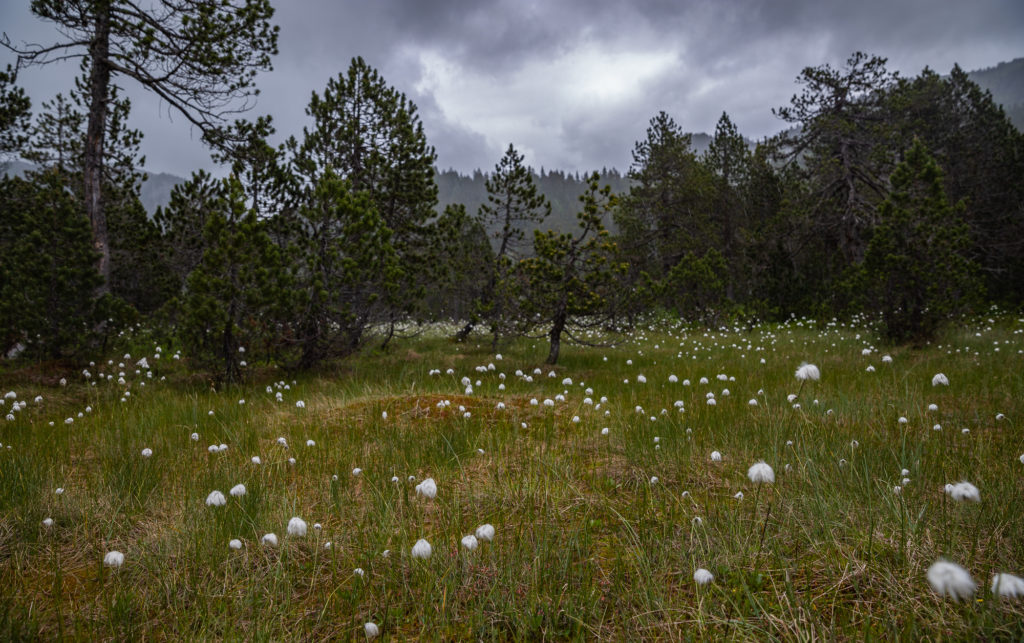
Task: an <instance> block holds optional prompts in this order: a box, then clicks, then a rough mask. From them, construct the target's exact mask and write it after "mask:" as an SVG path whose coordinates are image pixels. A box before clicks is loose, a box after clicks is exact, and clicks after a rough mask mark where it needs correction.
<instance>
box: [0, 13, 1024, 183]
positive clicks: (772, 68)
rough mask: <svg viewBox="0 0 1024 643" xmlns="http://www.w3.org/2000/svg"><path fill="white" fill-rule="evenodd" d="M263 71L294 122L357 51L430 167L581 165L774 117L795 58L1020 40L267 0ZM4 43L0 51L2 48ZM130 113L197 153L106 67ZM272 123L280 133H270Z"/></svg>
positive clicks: (19, 30)
mask: <svg viewBox="0 0 1024 643" xmlns="http://www.w3.org/2000/svg"><path fill="white" fill-rule="evenodd" d="M2 4H3V6H2V8H0V29H2V30H3V31H4V32H6V33H7V34H8V35H9V36H10V38H11V40H12V41H13V42H14V43H21V42H24V41H29V42H37V43H40V44H48V43H51V42H54V41H55V40H56V39H57V38H58V34H57V32H56V30H55V29H54V27H53V25H51V24H49V23H45V22H42V21H40V20H38V19H36V18H34V17H33V16H32V15H31V14H30V12H29V10H28V5H29V2H28V0H4V2H3V3H2ZM273 4H274V5H275V6H276V7H277V13H276V16H275V22H276V23H277V24H279V25H280V27H281V38H280V55H278V56H277V58H275V60H274V71H272V72H269V73H266V74H263V75H262V76H261V77H260V78H259V85H260V87H261V89H262V94H261V96H260V97H259V100H258V103H257V106H256V109H255V110H254V111H253V112H252V114H251V115H250V117H255V115H256V114H259V113H270V114H272V115H273V116H274V120H275V123H276V125H277V128H278V132H279V133H280V134H281V135H283V136H287V135H290V134H296V135H300V134H301V132H302V127H303V125H305V124H307V120H306V116H305V113H304V108H305V106H306V104H307V103H308V102H309V97H310V93H311V92H312V91H314V90H316V91H317V92H322V90H323V88H324V86H325V85H326V83H327V81H328V79H329V78H331V77H334V76H336V75H337V74H339V73H341V72H344V71H345V69H347V67H348V64H349V61H350V60H351V58H352V57H353V56H356V55H361V56H363V58H365V59H366V61H367V62H368V63H369V64H370V65H372V66H374V67H376V68H377V69H378V70H379V71H380V72H381V74H382V75H383V77H384V78H385V80H386V81H387V82H388V83H389V84H391V85H392V86H394V87H396V88H398V89H399V90H401V91H403V92H405V94H406V95H407V96H408V97H409V98H410V99H412V100H413V101H414V102H415V103H416V104H417V105H418V107H419V110H420V116H421V118H422V120H423V123H424V127H425V129H426V132H427V136H428V138H429V140H430V142H431V144H433V145H434V146H435V147H436V148H437V155H438V166H439V167H441V168H442V169H444V168H448V167H454V168H455V169H458V170H461V171H464V172H465V171H469V170H472V169H473V168H483V169H490V168H492V167H493V166H494V164H495V163H496V162H497V161H498V159H499V158H500V156H501V154H502V152H503V150H504V149H505V148H506V147H507V146H508V144H509V143H514V144H515V145H516V147H517V148H518V149H519V150H520V151H521V152H523V153H525V155H526V160H527V162H528V163H529V164H531V165H533V166H534V167H538V168H539V167H540V166H544V167H546V168H561V169H565V170H570V171H575V170H580V171H584V170H588V169H599V168H601V167H605V166H606V167H617V168H619V169H622V170H625V169H627V168H628V167H629V164H630V162H631V151H632V148H633V143H634V142H635V141H636V140H638V139H640V138H643V136H644V132H645V130H646V127H647V124H648V121H649V120H650V119H651V117H652V116H654V115H655V114H656V113H657V112H658V111H660V110H664V111H666V112H668V113H669V114H670V115H671V116H672V117H673V118H674V119H675V120H676V122H677V123H679V124H680V125H681V126H682V127H683V128H684V129H685V130H687V131H694V132H709V133H710V132H711V131H713V129H714V126H715V122H716V121H717V120H718V117H719V116H720V115H721V113H722V111H723V110H724V111H727V112H728V113H729V115H730V116H731V117H732V119H733V121H734V122H735V123H736V124H737V126H738V127H739V129H740V131H741V133H743V134H744V135H745V136H747V137H749V138H753V139H758V138H761V137H763V136H766V135H770V134H773V133H775V132H776V131H778V130H779V129H781V125H780V123H779V121H777V120H776V119H775V118H774V117H773V116H772V114H771V108H772V107H775V106H778V105H781V104H785V103H786V102H788V100H789V98H790V97H791V96H792V95H793V93H794V92H796V91H797V90H798V87H797V85H795V84H794V79H795V78H796V76H797V74H798V73H799V72H800V70H801V69H802V68H804V67H806V66H814V65H820V64H823V63H830V64H832V65H841V64H842V63H843V61H844V60H845V59H846V58H847V57H848V56H849V55H850V53H852V52H853V51H856V50H863V51H866V52H868V53H872V54H877V55H881V56H885V57H887V58H888V59H889V68H890V69H894V70H898V71H900V73H901V74H903V75H914V74H916V73H918V72H919V71H920V70H921V69H922V68H923V67H925V66H930V67H932V68H933V69H935V70H937V71H939V72H941V73H948V72H949V70H950V68H951V67H952V66H953V64H954V63H959V64H960V66H961V67H963V68H964V69H966V70H973V69H978V68H983V67H989V66H993V65H995V64H997V63H999V62H1002V61H1008V60H1012V59H1014V58H1018V57H1021V56H1024V1H1022V0H973V1H971V2H965V1H964V0H860V1H856V0H844V1H832V0H761V1H758V0H697V1H691V0H675V1H673V0H639V1H633V2H627V1H623V0H617V1H610V0H567V1H560V0H545V1H536V0H450V1H445V2H441V1H439V0H274V2H273ZM13 60H14V58H13V56H12V55H11V54H10V53H9V52H7V51H6V50H4V51H0V64H6V63H8V62H13ZM76 71H77V65H75V64H69V65H64V66H63V67H58V66H56V65H54V66H51V67H49V68H33V69H29V70H26V71H25V72H23V73H22V74H21V75H20V76H19V81H20V83H21V84H22V85H23V86H25V87H26V88H27V90H28V91H29V93H30V95H31V96H32V98H33V103H34V106H38V105H39V103H40V102H41V101H42V100H45V99H47V98H49V97H52V96H53V95H54V94H56V93H57V92H58V91H66V90H67V87H68V84H69V83H70V81H71V79H72V78H73V77H74V75H75V73H76ZM119 82H120V83H121V84H122V85H123V87H124V88H125V90H126V91H127V94H128V95H129V96H130V97H131V98H132V101H133V112H132V114H133V122H134V126H135V127H138V128H140V129H142V130H143V132H144V133H145V142H144V144H143V151H144V153H145V155H146V157H147V164H146V169H147V170H149V171H150V172H172V173H175V174H179V175H183V176H187V175H188V174H189V173H190V172H191V171H192V170H194V169H196V168H199V167H210V166H211V161H210V159H209V154H208V152H207V151H206V150H205V149H204V148H203V146H202V144H201V143H200V141H199V136H198V135H197V134H196V133H194V132H192V131H191V130H190V128H189V127H188V126H187V124H186V122H185V119H184V118H182V117H181V116H180V115H177V114H174V113H168V108H167V105H166V104H161V102H160V101H158V100H157V99H156V98H155V97H153V96H152V95H151V94H147V93H146V92H144V91H142V90H140V89H138V88H137V87H136V86H133V85H132V81H131V80H129V79H122V80H121V81H119ZM283 136H282V137H283Z"/></svg>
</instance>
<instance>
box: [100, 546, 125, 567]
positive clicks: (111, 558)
mask: <svg viewBox="0 0 1024 643" xmlns="http://www.w3.org/2000/svg"><path fill="white" fill-rule="evenodd" d="M103 564H104V565H105V566H107V567H112V568H114V569H117V568H118V567H120V566H121V565H124V554H122V553H121V552H119V551H116V550H115V551H108V552H107V554H106V555H105V556H104V557H103Z"/></svg>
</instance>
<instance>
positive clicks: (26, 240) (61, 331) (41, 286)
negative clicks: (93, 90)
mask: <svg viewBox="0 0 1024 643" xmlns="http://www.w3.org/2000/svg"><path fill="white" fill-rule="evenodd" d="M0 212H2V213H3V215H2V216H0V349H2V351H3V354H6V353H7V352H8V351H9V350H10V349H12V348H14V347H15V346H17V345H18V344H21V345H22V346H24V347H25V349H26V354H27V355H31V356H35V357H46V358H57V357H60V356H62V355H64V354H66V353H68V352H71V351H75V350H77V349H80V348H82V347H83V346H84V345H85V339H86V338H87V335H88V330H89V328H90V324H91V321H92V315H93V299H92V292H93V289H94V288H95V287H96V285H97V284H98V283H99V281H100V276H99V274H98V273H97V272H96V269H95V261H96V257H95V255H94V253H93V251H92V247H91V244H90V232H89V224H88V222H87V221H86V220H85V217H83V216H82V215H81V212H80V210H79V209H78V208H77V203H76V201H75V200H74V199H73V198H72V197H71V195H70V194H69V193H68V191H67V190H66V189H65V185H64V182H63V180H62V178H61V177H60V176H59V175H58V174H57V173H56V172H54V171H49V172H41V173H38V174H36V175H35V176H34V177H33V179H32V182H31V183H30V182H28V181H24V180H22V179H18V178H6V177H4V178H0Z"/></svg>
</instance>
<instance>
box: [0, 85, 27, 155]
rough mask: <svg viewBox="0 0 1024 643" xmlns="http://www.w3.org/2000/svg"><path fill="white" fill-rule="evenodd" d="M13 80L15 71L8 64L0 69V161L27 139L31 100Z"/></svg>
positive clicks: (15, 150)
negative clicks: (5, 67)
mask: <svg viewBox="0 0 1024 643" xmlns="http://www.w3.org/2000/svg"><path fill="white" fill-rule="evenodd" d="M14 80H15V71H14V70H13V69H11V66H10V65H7V69H6V70H5V71H0V163H4V162H6V160H7V158H8V157H9V156H11V155H13V154H14V153H16V152H18V151H19V150H21V148H22V147H23V146H24V145H25V142H26V140H27V139H28V134H27V130H28V126H29V119H30V118H31V108H32V101H30V100H29V98H28V96H26V95H25V91H24V90H23V89H22V88H20V87H17V86H16V85H15V84H14ZM0 169H2V167H0Z"/></svg>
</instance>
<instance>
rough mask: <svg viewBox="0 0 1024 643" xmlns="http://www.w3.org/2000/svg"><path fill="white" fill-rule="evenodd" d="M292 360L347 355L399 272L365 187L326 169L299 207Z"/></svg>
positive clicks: (310, 363)
mask: <svg viewBox="0 0 1024 643" xmlns="http://www.w3.org/2000/svg"><path fill="white" fill-rule="evenodd" d="M299 217H300V221H301V225H300V229H301V233H300V237H299V239H298V241H297V244H298V251H299V254H298V256H299V257H300V259H299V275H300V279H299V291H300V297H301V300H300V302H299V313H298V316H297V318H295V320H294V328H295V341H296V343H297V344H298V347H299V349H300V350H299V352H300V355H299V357H298V364H299V365H300V366H303V367H310V366H313V365H315V364H317V363H319V362H320V361H322V360H324V359H326V358H328V357H337V356H343V355H348V354H349V353H351V352H353V351H354V350H356V349H357V348H358V347H359V346H360V344H361V343H362V341H363V338H364V333H365V332H366V328H367V326H368V325H369V323H370V322H371V320H374V319H380V318H381V317H382V312H381V309H384V308H387V307H388V306H390V305H391V304H392V302H391V300H390V299H389V297H394V296H396V295H395V294H394V293H395V291H396V289H397V284H396V281H397V279H398V276H399V267H398V256H397V254H396V252H395V249H394V247H393V246H392V244H391V237H392V233H391V230H390V229H389V228H388V227H387V226H386V225H385V223H384V220H383V219H382V217H381V216H380V214H379V213H378V211H377V208H376V205H375V203H374V202H373V200H372V199H371V198H370V195H369V194H368V193H367V192H365V191H364V192H354V191H352V190H351V189H350V187H349V184H348V182H347V181H345V180H344V179H341V178H340V177H337V176H335V175H334V174H333V173H332V172H331V171H330V170H328V171H327V172H326V173H325V174H323V175H321V176H320V177H319V178H318V179H317V183H316V186H315V188H314V190H313V192H312V194H311V195H310V197H309V200H308V201H307V202H306V203H304V204H303V205H302V207H301V208H300V210H299Z"/></svg>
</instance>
